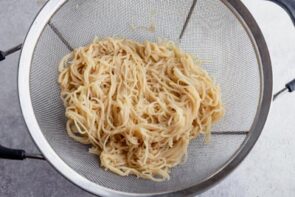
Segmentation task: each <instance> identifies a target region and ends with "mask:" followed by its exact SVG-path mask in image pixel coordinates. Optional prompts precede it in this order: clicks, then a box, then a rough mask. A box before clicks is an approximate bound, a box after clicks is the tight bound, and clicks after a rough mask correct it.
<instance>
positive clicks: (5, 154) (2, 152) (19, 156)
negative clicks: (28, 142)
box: [0, 145, 26, 160]
mask: <svg viewBox="0 0 295 197" xmlns="http://www.w3.org/2000/svg"><path fill="white" fill-rule="evenodd" d="M0 158H3V159H15V160H23V159H25V158H26V152H25V151H24V150H18V149H10V148H6V147H4V146H1V145H0Z"/></svg>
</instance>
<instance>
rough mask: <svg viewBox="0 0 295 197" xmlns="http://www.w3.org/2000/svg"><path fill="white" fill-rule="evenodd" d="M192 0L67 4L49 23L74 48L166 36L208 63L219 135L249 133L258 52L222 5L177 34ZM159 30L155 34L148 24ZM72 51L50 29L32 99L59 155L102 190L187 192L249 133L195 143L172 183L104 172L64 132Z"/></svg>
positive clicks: (210, 5) (37, 57)
mask: <svg viewBox="0 0 295 197" xmlns="http://www.w3.org/2000/svg"><path fill="white" fill-rule="evenodd" d="M191 5H192V0H187V1H184V0H181V1H179V0H171V1H168V0H142V1H137V0H127V1H119V0H116V1H99V0H88V1H84V0H71V1H70V0H69V1H67V2H66V3H65V4H64V5H63V6H62V7H61V8H60V9H59V10H58V11H57V12H56V14H55V15H54V16H53V17H52V18H51V23H52V24H53V25H54V26H55V27H56V28H57V29H58V30H59V32H60V34H61V35H62V36H63V37H64V39H65V40H67V42H68V43H69V44H70V45H71V46H72V47H74V48H75V47H79V46H82V45H85V44H87V43H89V42H90V41H91V40H92V39H93V38H94V36H98V37H107V36H119V37H126V38H130V39H134V40H138V41H144V40H151V41H155V40H157V38H165V39H169V40H173V41H175V42H177V43H179V44H180V46H181V48H183V49H184V50H186V51H187V52H190V53H192V54H194V55H197V56H198V57H199V58H200V59H202V60H204V61H205V64H204V67H205V69H206V70H207V71H208V72H209V74H210V75H211V76H213V77H214V79H215V80H216V82H217V83H218V84H220V87H221V90H222V100H223V102H224V105H225V109H226V114H225V117H224V119H223V120H222V121H221V122H220V123H218V124H217V125H215V126H214V129H213V130H214V131H215V132H220V131H249V129H250V127H251V125H252V122H253V120H254V117H255V114H256V110H257V106H258V102H259V96H260V77H259V76H260V75H259V72H260V71H259V65H258V62H257V57H256V53H255V50H254V48H253V46H252V42H251V39H250V38H249V36H248V34H247V32H246V30H245V29H244V27H243V26H242V25H241V23H240V21H239V20H238V19H237V17H236V16H235V15H234V14H233V13H232V12H231V10H230V9H229V8H228V7H227V6H226V5H224V4H223V3H222V2H221V1H218V0H214V1H207V0H199V1H198V2H197V6H196V7H195V9H194V12H193V14H192V16H191V18H190V21H189V23H188V26H187V28H186V30H185V33H184V36H183V38H182V39H181V41H180V42H179V40H178V37H179V35H180V32H181V30H182V27H183V24H184V22H185V20H186V17H187V15H188V12H189V9H190V7H191ZM151 26H152V27H153V26H154V27H155V32H153V30H152V29H149V27H151ZM67 53H69V50H68V49H67V47H66V46H65V45H64V43H63V42H62V41H61V39H60V38H59V37H58V36H57V35H56V33H55V32H54V31H53V30H52V28H51V27H49V26H48V25H47V26H46V27H45V29H44V31H43V33H42V34H41V36H40V39H39V42H38V44H37V46H36V48H35V51H34V56H33V62H32V67H31V74H30V89H31V99H32V104H33V108H34V112H35V115H36V118H37V121H38V124H39V126H40V128H41V130H42V132H43V134H44V136H45V137H46V139H47V140H48V142H49V144H50V145H51V146H52V148H53V149H54V150H55V151H56V153H57V154H58V155H59V156H60V157H61V158H62V159H63V160H64V161H65V162H66V163H67V164H68V165H69V166H70V167H71V168H73V169H74V170H75V171H77V172H78V173H79V174H81V175H82V176H84V177H86V178H87V179H89V180H90V181H92V182H94V183H97V184H99V185H101V186H104V187H107V188H110V189H114V190H119V191H124V192H131V193H133V192H136V193H151V192H152V193H154V192H155V193H157V192H168V191H175V190H182V189H185V188H187V187H189V186H193V185H195V184H197V183H198V182H200V181H202V180H204V179H205V178H208V177H209V176H211V175H212V174H213V173H214V172H216V171H217V170H218V169H220V167H221V166H223V165H224V164H225V163H226V162H227V161H228V160H229V159H230V158H231V157H232V156H233V154H234V153H235V152H236V150H237V149H238V148H239V147H240V145H241V144H242V143H243V141H244V139H245V138H246V135H213V136H212V141H211V142H210V144H204V143H203V142H204V139H202V138H199V139H197V140H194V141H193V142H192V143H191V145H190V148H189V158H188V161H187V162H186V163H185V164H183V165H181V166H178V167H176V168H174V169H173V170H172V173H171V180H169V181H166V182H162V183H154V182H151V181H146V180H142V179H137V178H135V177H133V176H130V177H120V176H117V175H115V174H113V173H111V172H107V171H105V170H103V169H102V168H100V167H99V160H98V158H97V157H96V156H94V155H91V154H88V152H87V150H88V148H87V146H84V145H81V144H80V143H77V142H75V141H73V140H72V139H70V138H69V137H68V136H67V134H66V132H65V121H66V120H65V117H64V108H63V105H62V102H61V100H60V97H59V93H60V90H59V87H58V84H57V76H58V72H57V65H58V63H59V61H60V59H61V57H63V56H64V55H65V54H67Z"/></svg>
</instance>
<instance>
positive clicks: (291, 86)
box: [286, 79, 295, 92]
mask: <svg viewBox="0 0 295 197" xmlns="http://www.w3.org/2000/svg"><path fill="white" fill-rule="evenodd" d="M286 88H287V89H288V91H289V92H293V91H295V79H293V80H292V81H290V82H289V83H287V84H286Z"/></svg>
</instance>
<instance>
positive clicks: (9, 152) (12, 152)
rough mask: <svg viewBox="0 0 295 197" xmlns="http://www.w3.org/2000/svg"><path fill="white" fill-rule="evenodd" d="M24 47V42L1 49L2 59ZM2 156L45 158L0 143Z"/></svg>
mask: <svg viewBox="0 0 295 197" xmlns="http://www.w3.org/2000/svg"><path fill="white" fill-rule="evenodd" d="M21 48H22V44H19V45H17V46H15V47H13V48H11V49H8V50H6V51H0V61H2V60H4V59H5V57H6V56H8V55H10V54H12V53H14V52H16V51H19V50H20V49H21ZM0 158H2V159H14V160H23V159H26V158H31V159H42V160H43V159H45V158H44V157H43V155H41V154H27V153H26V152H25V151H24V150H19V149H11V148H6V147H4V146H1V145H0Z"/></svg>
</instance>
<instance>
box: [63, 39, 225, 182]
mask: <svg viewBox="0 0 295 197" xmlns="http://www.w3.org/2000/svg"><path fill="white" fill-rule="evenodd" d="M200 64H201V62H200V61H199V60H197V59H196V58H193V57H192V56H191V55H189V54H187V53H185V52H183V51H182V50H181V49H179V48H178V47H176V46H175V44H173V43H172V42H159V43H153V42H148V41H145V42H144V43H139V42H135V41H132V40H128V39H118V38H106V39H102V40H98V39H95V40H94V41H93V42H92V43H91V44H89V45H88V46H85V47H81V48H77V49H75V50H74V51H73V52H71V53H70V54H68V55H67V56H65V57H64V58H63V59H62V61H61V63H60V66H59V71H60V75H59V79H58V82H59V84H60V87H61V97H62V99H63V102H64V105H65V108H66V117H67V132H68V135H69V136H70V137H72V138H73V139H74V140H76V141H78V142H80V143H83V144H89V145H90V146H91V148H90V149H89V151H90V152H91V153H93V154H97V155H98V156H99V157H100V162H101V166H103V167H104V168H105V169H109V170H111V171H112V172H115V173H117V174H119V175H122V176H127V175H130V174H133V175H136V176H138V177H142V178H145V179H150V180H153V181H163V180H166V179H169V172H170V169H171V168H172V167H174V166H176V165H178V164H179V163H181V162H183V161H184V160H185V158H186V156H187V149H188V145H189V142H190V140H192V139H194V138H196V137H197V136H198V135H199V134H203V135H205V137H206V138H207V139H209V137H210V132H211V131H210V130H211V126H212V124H213V123H214V122H216V121H217V120H219V119H220V118H221V117H222V116H223V113H224V110H223V105H222V103H221V99H220V97H221V96H220V90H219V88H218V86H217V85H216V84H215V83H214V82H213V80H212V79H211V77H210V76H208V74H207V72H206V71H204V70H203V69H202V68H201V67H200Z"/></svg>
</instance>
